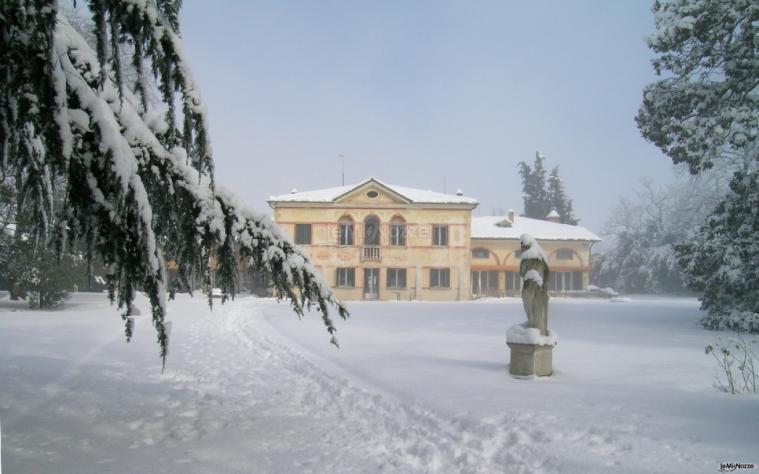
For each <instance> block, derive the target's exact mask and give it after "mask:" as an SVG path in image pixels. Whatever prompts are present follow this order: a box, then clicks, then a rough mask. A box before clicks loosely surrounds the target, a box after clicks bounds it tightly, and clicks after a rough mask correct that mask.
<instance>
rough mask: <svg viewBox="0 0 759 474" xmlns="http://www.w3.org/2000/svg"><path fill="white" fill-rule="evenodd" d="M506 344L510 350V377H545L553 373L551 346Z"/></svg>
mask: <svg viewBox="0 0 759 474" xmlns="http://www.w3.org/2000/svg"><path fill="white" fill-rule="evenodd" d="M506 344H508V346H509V348H511V368H510V369H509V373H510V374H511V375H514V376H517V377H529V376H532V375H536V376H538V377H545V376H548V375H551V374H552V373H553V345H541V346H539V345H537V344H517V343H514V342H507V343H506Z"/></svg>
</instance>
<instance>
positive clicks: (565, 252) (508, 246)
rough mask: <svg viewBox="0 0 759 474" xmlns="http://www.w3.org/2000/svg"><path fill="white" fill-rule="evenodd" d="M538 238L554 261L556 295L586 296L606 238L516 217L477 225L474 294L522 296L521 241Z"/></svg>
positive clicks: (552, 282) (480, 221)
mask: <svg viewBox="0 0 759 474" xmlns="http://www.w3.org/2000/svg"><path fill="white" fill-rule="evenodd" d="M522 234H530V235H532V236H533V237H535V238H536V239H537V240H538V242H539V243H540V246H541V247H542V248H543V250H544V251H545V253H546V256H547V257H548V266H549V268H550V270H551V276H550V278H549V281H548V289H549V291H551V292H552V293H554V294H556V293H563V294H571V293H572V292H582V291H584V290H586V289H587V287H588V285H589V284H590V270H591V265H590V259H591V256H592V247H593V244H595V243H596V242H599V241H600V240H601V239H599V238H598V236H596V235H595V234H593V233H592V232H590V231H589V230H587V229H585V228H584V227H580V226H572V225H566V224H560V223H558V222H552V221H550V220H541V219H530V218H527V217H522V216H516V215H515V213H514V212H513V211H510V212H509V214H508V216H487V217H475V218H473V222H472V242H471V246H472V260H471V264H470V267H471V272H472V284H471V287H472V295H473V296H474V297H481V296H508V295H515V294H517V293H519V291H520V290H521V288H522V281H521V278H520V276H519V263H520V260H519V254H520V244H519V242H520V240H519V237H520V236H521V235H522Z"/></svg>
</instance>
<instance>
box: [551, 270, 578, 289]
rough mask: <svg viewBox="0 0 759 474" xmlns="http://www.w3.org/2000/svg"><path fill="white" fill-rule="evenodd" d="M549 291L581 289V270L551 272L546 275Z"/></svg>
mask: <svg viewBox="0 0 759 474" xmlns="http://www.w3.org/2000/svg"><path fill="white" fill-rule="evenodd" d="M548 289H549V290H551V291H572V290H582V272H551V275H550V276H549V277H548Z"/></svg>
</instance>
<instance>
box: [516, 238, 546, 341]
mask: <svg viewBox="0 0 759 474" xmlns="http://www.w3.org/2000/svg"><path fill="white" fill-rule="evenodd" d="M519 240H520V241H521V246H522V254H521V259H522V263H521V264H520V265H519V275H520V276H521V277H522V279H523V280H524V285H523V286H522V302H523V303H524V310H525V311H526V312H527V327H531V328H536V329H538V330H539V331H540V335H541V336H547V335H548V278H549V275H550V270H549V269H548V259H547V258H546V254H545V253H544V252H543V249H542V248H541V247H540V244H539V243H538V242H537V240H535V239H534V238H533V237H532V236H531V235H530V234H522V235H521V236H520V237H519Z"/></svg>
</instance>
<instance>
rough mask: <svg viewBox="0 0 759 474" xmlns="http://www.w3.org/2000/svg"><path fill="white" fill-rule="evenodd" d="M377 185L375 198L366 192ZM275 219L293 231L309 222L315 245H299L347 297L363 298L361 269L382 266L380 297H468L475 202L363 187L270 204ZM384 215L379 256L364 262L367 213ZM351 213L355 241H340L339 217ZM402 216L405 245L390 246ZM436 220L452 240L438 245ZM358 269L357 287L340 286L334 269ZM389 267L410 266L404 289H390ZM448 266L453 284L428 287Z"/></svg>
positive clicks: (433, 298)
mask: <svg viewBox="0 0 759 474" xmlns="http://www.w3.org/2000/svg"><path fill="white" fill-rule="evenodd" d="M368 190H376V191H377V192H378V193H379V196H378V197H377V198H373V199H372V198H368V197H367V196H366V192H367V191H368ZM272 206H273V207H274V220H275V221H276V222H277V223H278V224H279V225H280V226H281V227H282V228H283V229H284V230H285V231H287V232H288V233H289V234H290V235H291V236H293V237H294V235H295V224H311V245H302V246H301V247H302V248H303V249H304V251H305V252H306V253H307V254H308V256H309V257H310V258H311V260H312V262H313V264H314V265H315V266H316V267H318V268H319V269H320V270H321V271H322V273H323V275H324V278H325V280H326V281H327V282H328V283H329V284H330V285H333V287H334V290H335V294H336V295H337V297H338V298H341V299H344V300H355V299H362V298H363V286H364V279H363V271H362V270H363V268H379V269H380V270H379V299H382V300H395V299H402V300H408V299H423V300H456V299H469V298H470V297H471V291H470V288H469V283H470V274H469V261H470V254H471V247H470V240H471V239H470V229H471V209H472V207H473V206H472V205H466V204H445V205H443V204H441V205H434V204H426V205H425V204H414V203H409V202H408V201H407V200H404V199H403V198H402V197H398V196H395V195H393V194H392V193H391V192H389V191H388V190H385V189H383V188H379V187H374V186H368V187H367V186H365V187H361V188H359V189H358V190H356V191H355V192H353V193H352V194H350V195H348V196H345V197H343V198H341V199H338V200H337V202H334V203H332V202H329V203H287V202H276V203H272ZM370 215H372V216H376V217H378V218H379V220H380V247H381V248H380V252H381V259H380V260H379V261H362V260H361V252H362V245H363V242H364V232H363V222H364V219H366V218H367V217H368V216H370ZM346 216H347V217H350V218H351V219H352V220H353V222H354V245H352V246H340V245H338V242H339V241H338V239H339V221H340V219H341V218H342V217H346ZM395 217H401V218H402V219H403V220H404V221H405V223H406V245H405V246H403V247H394V246H390V222H391V219H393V218H395ZM433 224H445V225H447V226H448V245H447V246H445V247H435V246H433V245H432V244H433V241H432V226H433ZM338 267H349V268H350V267H352V268H355V288H337V287H335V284H336V268H338ZM387 268H405V269H406V289H404V290H398V289H392V288H387V287H386V283H387V280H386V278H387ZM431 268H449V269H450V287H449V288H448V289H437V288H430V269H431Z"/></svg>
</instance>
